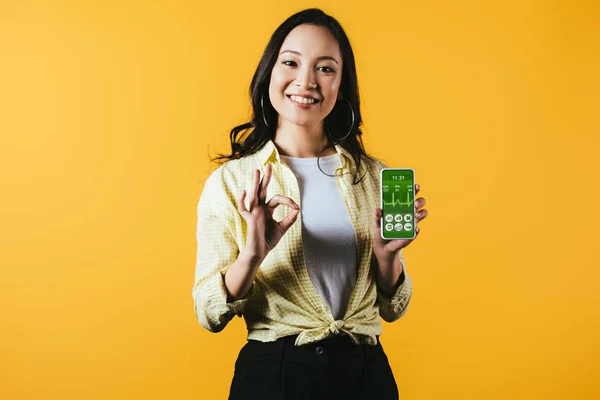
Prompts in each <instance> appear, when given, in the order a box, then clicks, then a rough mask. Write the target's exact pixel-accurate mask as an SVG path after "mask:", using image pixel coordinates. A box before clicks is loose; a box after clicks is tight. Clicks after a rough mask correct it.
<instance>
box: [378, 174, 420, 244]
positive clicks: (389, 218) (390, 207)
mask: <svg viewBox="0 0 600 400" xmlns="http://www.w3.org/2000/svg"><path fill="white" fill-rule="evenodd" d="M413 180H414V176H413V171H412V170H385V171H383V173H382V179H381V184H382V190H381V194H382V195H383V207H382V210H383V221H382V222H381V223H382V232H383V237H385V238H388V239H404V238H412V237H413V236H414V229H415V226H414V224H415V205H414V193H413Z"/></svg>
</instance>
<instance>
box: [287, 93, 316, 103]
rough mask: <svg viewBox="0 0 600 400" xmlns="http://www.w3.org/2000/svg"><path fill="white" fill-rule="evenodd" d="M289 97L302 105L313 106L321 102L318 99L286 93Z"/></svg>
mask: <svg viewBox="0 0 600 400" xmlns="http://www.w3.org/2000/svg"><path fill="white" fill-rule="evenodd" d="M286 96H287V98H288V99H290V100H291V101H292V102H293V103H295V104H298V105H302V106H312V105H315V104H317V103H318V102H319V100H317V99H310V98H307V97H300V96H293V95H289V94H286Z"/></svg>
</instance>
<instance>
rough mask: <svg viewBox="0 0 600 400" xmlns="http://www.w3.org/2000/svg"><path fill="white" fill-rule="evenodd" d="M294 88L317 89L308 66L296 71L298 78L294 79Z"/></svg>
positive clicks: (313, 75)
mask: <svg viewBox="0 0 600 400" xmlns="http://www.w3.org/2000/svg"><path fill="white" fill-rule="evenodd" d="M296 86H297V87H299V88H301V89H311V88H313V89H314V88H316V87H317V81H316V80H315V72H314V70H313V69H312V68H311V67H310V66H305V67H304V68H301V69H300V70H299V71H298V76H297V77H296Z"/></svg>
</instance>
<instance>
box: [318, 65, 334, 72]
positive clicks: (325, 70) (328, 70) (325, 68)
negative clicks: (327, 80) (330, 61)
mask: <svg viewBox="0 0 600 400" xmlns="http://www.w3.org/2000/svg"><path fill="white" fill-rule="evenodd" d="M321 68H323V69H321ZM317 69H319V70H321V71H323V72H335V71H334V70H333V68H331V67H326V66H324V65H323V66H321V67H318V68H317Z"/></svg>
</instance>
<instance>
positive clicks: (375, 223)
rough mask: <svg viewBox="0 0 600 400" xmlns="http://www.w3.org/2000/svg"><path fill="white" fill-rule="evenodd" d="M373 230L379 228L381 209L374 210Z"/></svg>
mask: <svg viewBox="0 0 600 400" xmlns="http://www.w3.org/2000/svg"><path fill="white" fill-rule="evenodd" d="M373 222H374V223H373V228H377V229H379V228H381V208H379V207H377V208H375V221H373Z"/></svg>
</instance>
